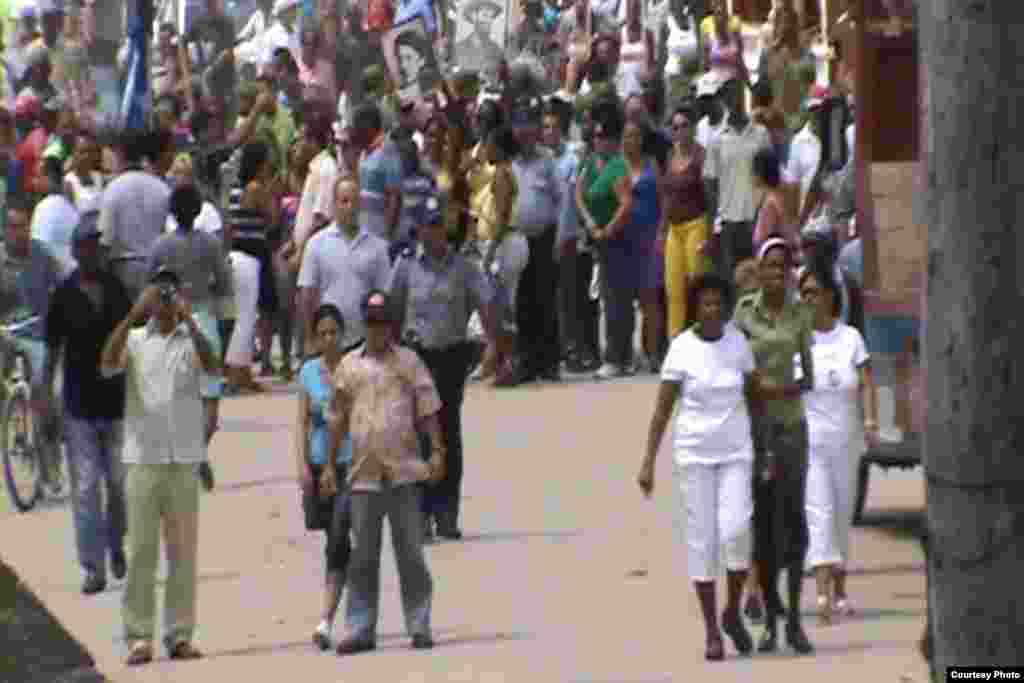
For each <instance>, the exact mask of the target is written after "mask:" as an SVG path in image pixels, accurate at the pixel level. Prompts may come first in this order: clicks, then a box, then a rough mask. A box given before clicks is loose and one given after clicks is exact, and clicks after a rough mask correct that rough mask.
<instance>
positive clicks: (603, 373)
mask: <svg viewBox="0 0 1024 683" xmlns="http://www.w3.org/2000/svg"><path fill="white" fill-rule="evenodd" d="M625 375H626V372H625V371H624V370H623V369H622V367H621V366H619V365H615V364H614V363H605V364H604V365H602V366H601V367H599V368H598V369H597V372H595V373H594V379H616V378H618V377H625Z"/></svg>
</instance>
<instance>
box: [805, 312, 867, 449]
mask: <svg viewBox="0 0 1024 683" xmlns="http://www.w3.org/2000/svg"><path fill="white" fill-rule="evenodd" d="M811 357H812V358H813V359H814V388H813V389H812V390H811V391H809V392H807V393H806V394H804V408H805V410H806V411H807V427H808V436H809V439H810V445H811V449H812V451H813V450H815V447H818V448H821V447H825V448H828V449H829V450H834V449H841V450H842V451H844V452H847V447H848V446H849V445H850V444H853V445H854V446H855V447H856V449H857V452H858V453H862V452H863V449H864V447H865V441H864V430H863V420H862V419H861V414H860V394H859V391H860V369H861V368H862V367H863V366H864V364H865V363H867V362H868V360H870V356H869V355H868V352H867V348H866V346H865V344H864V338H863V337H862V336H861V334H860V332H858V331H857V330H856V329H855V328H853V327H850V326H849V325H846V324H844V323H836V326H835V327H834V328H833V329H831V330H829V331H828V332H819V331H817V330H815V331H814V343H813V345H812V346H811Z"/></svg>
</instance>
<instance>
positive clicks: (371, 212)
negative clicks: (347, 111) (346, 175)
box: [351, 103, 402, 242]
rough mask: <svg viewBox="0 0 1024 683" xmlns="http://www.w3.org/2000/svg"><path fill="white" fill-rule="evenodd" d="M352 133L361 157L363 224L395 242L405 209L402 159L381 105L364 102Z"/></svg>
mask: <svg viewBox="0 0 1024 683" xmlns="http://www.w3.org/2000/svg"><path fill="white" fill-rule="evenodd" d="M351 136H352V138H353V141H354V142H355V144H356V145H357V146H358V147H359V148H360V149H361V150H362V153H361V155H360V157H359V227H360V228H362V229H365V230H368V231H369V232H371V233H373V234H374V235H376V236H378V237H380V238H381V239H384V240H385V241H387V242H391V241H392V240H394V239H395V238H396V237H397V230H398V219H399V216H400V215H401V211H402V196H401V195H402V161H401V157H400V156H399V153H398V149H397V147H396V146H395V143H394V141H392V140H391V139H390V138H389V137H388V135H387V134H386V133H385V132H384V124H383V119H382V117H381V113H380V109H379V108H378V107H377V106H376V105H375V104H369V103H368V104H364V105H361V106H360V107H359V108H358V109H356V112H355V114H354V115H353V116H352V132H351Z"/></svg>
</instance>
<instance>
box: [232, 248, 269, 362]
mask: <svg viewBox="0 0 1024 683" xmlns="http://www.w3.org/2000/svg"><path fill="white" fill-rule="evenodd" d="M230 259H231V270H232V272H233V273H234V280H235V303H236V306H237V313H238V316H237V318H236V319H235V330H234V332H232V333H231V341H230V342H229V343H228V351H227V354H226V355H225V357H224V362H225V364H227V365H230V366H232V367H246V368H247V367H249V366H251V365H252V356H253V340H254V339H255V336H256V319H257V317H258V316H259V309H258V306H257V303H258V301H259V295H260V262H259V260H258V259H256V258H253V257H252V256H249V255H248V254H243V253H242V252H240V251H233V252H231V256H230Z"/></svg>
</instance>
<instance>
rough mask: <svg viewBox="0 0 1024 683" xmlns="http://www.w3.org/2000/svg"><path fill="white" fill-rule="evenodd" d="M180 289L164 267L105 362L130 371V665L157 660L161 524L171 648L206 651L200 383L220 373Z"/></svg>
mask: <svg viewBox="0 0 1024 683" xmlns="http://www.w3.org/2000/svg"><path fill="white" fill-rule="evenodd" d="M180 287H181V280H180V278H179V277H178V275H177V274H176V273H174V272H173V271H171V270H168V269H166V268H162V269H160V270H159V271H157V273H156V274H155V275H154V276H153V278H152V280H151V281H150V285H149V286H148V287H146V288H145V289H144V290H143V291H142V294H141V295H140V296H139V298H138V300H137V301H136V303H135V305H134V306H133V307H132V310H131V312H130V313H129V314H128V317H127V318H125V319H124V320H123V321H121V323H120V324H118V326H117V328H116V329H115V330H114V332H113V334H112V335H111V336H110V338H109V339H108V340H107V343H106V345H105V346H104V348H103V354H102V356H101V361H100V367H101V369H102V372H103V374H104V376H107V377H111V376H114V375H116V374H118V373H122V372H123V373H125V389H126V391H125V418H124V451H123V455H122V459H123V461H124V465H125V468H126V477H125V499H126V507H127V519H128V528H129V529H131V540H130V544H131V560H132V561H131V566H130V568H129V571H128V581H127V584H126V586H125V591H124V601H123V615H124V625H125V640H126V642H127V643H128V648H129V653H128V659H127V664H128V665H129V666H138V665H140V664H145V663H147V662H150V661H152V659H153V643H152V640H153V634H154V630H155V629H154V611H155V600H156V593H155V586H156V572H157V562H158V560H159V556H160V552H159V550H160V548H159V545H160V533H161V527H163V533H164V538H165V539H166V543H167V549H166V555H167V558H168V568H167V581H166V584H165V593H164V634H165V635H164V641H165V646H166V647H167V652H168V654H169V656H170V657H171V659H197V658H199V657H201V656H202V655H201V654H200V653H199V651H198V650H196V649H195V647H193V645H192V642H191V641H192V634H193V631H194V629H195V602H196V576H197V574H196V550H197V545H198V527H199V482H198V479H197V478H196V476H195V468H196V465H197V464H199V463H202V462H203V461H204V460H205V458H206V440H205V425H206V421H205V415H204V411H203V403H202V399H201V398H200V380H201V376H202V373H207V374H210V373H212V372H215V371H216V368H217V358H216V357H215V355H214V353H213V349H212V348H211V346H210V343H209V342H208V341H207V339H206V336H205V335H204V334H203V332H202V330H200V329H199V326H198V325H197V324H196V322H195V321H194V319H193V317H192V311H191V306H190V305H189V303H188V301H187V300H186V299H185V298H184V297H183V296H182V295H181V294H180V293H179V289H180ZM147 319H148V321H147ZM144 321H147V322H146V324H145V325H144V326H142V327H139V325H140V324H141V323H143V322H144Z"/></svg>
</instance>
